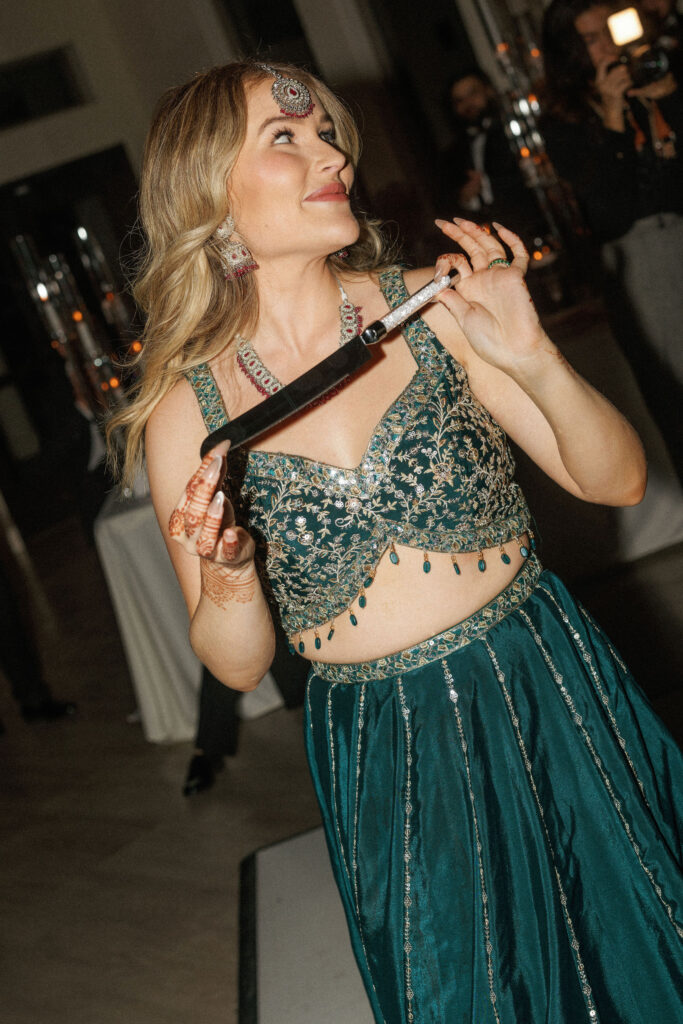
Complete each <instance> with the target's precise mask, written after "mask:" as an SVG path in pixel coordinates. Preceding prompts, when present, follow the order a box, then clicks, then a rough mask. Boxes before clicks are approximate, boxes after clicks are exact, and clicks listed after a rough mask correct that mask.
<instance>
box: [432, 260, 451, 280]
mask: <svg viewBox="0 0 683 1024" xmlns="http://www.w3.org/2000/svg"><path fill="white" fill-rule="evenodd" d="M448 269H449V268H448V264H447V263H445V262H442V261H441V260H437V261H436V266H435V267H434V280H435V281H440V280H441V278H442V277H445V276H446V274H447V273H448Z"/></svg>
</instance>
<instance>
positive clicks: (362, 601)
mask: <svg viewBox="0 0 683 1024" xmlns="http://www.w3.org/2000/svg"><path fill="white" fill-rule="evenodd" d="M367 603H368V599H367V597H366V596H365V586H362V587H361V588H360V593H359V595H358V607H359V608H365V606H366V604H367Z"/></svg>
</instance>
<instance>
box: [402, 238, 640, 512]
mask: <svg viewBox="0 0 683 1024" xmlns="http://www.w3.org/2000/svg"><path fill="white" fill-rule="evenodd" d="M437 223H438V225H439V227H440V228H441V230H442V231H443V232H444V234H445V235H446V236H447V237H448V238H450V239H452V240H453V241H455V242H457V243H458V244H459V245H461V246H462V248H463V249H465V251H466V252H467V253H468V254H469V256H470V260H471V263H472V268H470V266H469V264H468V263H467V260H466V259H465V258H464V257H463V256H446V257H440V259H439V261H438V262H437V272H438V274H441V273H443V272H444V271H445V270H446V269H447V268H448V267H451V266H455V267H456V268H457V270H458V271H459V272H460V278H459V280H458V283H457V286H456V290H453V289H448V290H447V291H445V292H442V293H441V294H440V295H439V297H438V299H439V302H441V303H442V304H443V305H444V306H445V307H446V308H447V309H448V311H449V313H450V314H451V317H452V319H450V323H449V322H448V320H447V318H446V317H444V316H443V314H442V315H441V316H439V315H438V313H437V314H435V326H436V320H437V319H438V327H437V331H438V333H439V337H441V338H442V340H443V342H444V344H445V345H446V346H447V347H448V348H449V349H450V350H451V352H452V353H453V355H454V356H455V358H456V359H457V360H458V361H459V362H461V363H462V364H463V366H464V367H465V369H466V370H467V372H468V376H469V379H470V386H471V387H472V390H473V392H474V393H475V395H476V396H477V397H478V399H479V400H480V401H481V402H482V404H483V405H484V406H485V407H486V408H487V409H488V410H489V412H490V413H491V415H492V416H493V417H494V419H495V420H496V421H497V422H498V423H499V424H500V425H501V426H502V428H503V429H504V430H505V432H506V433H507V434H508V435H509V436H510V437H511V438H512V439H513V440H514V441H516V442H517V444H519V445H520V447H521V448H523V449H524V450H525V451H526V452H527V453H528V455H529V456H530V457H531V458H532V459H533V460H534V462H536V463H537V464H538V465H539V466H540V467H541V468H542V469H543V470H544V471H545V472H546V473H547V474H548V475H549V476H550V477H551V478H552V479H553V480H555V481H556V482H557V483H558V484H560V486H562V487H564V488H565V490H567V491H569V492H570V493H571V494H574V495H576V496H577V497H579V498H582V499H584V500H585V501H591V502H595V503H598V504H603V505H635V504H637V503H638V502H639V501H640V500H641V499H642V497H643V494H644V493H645V484H646V479H647V472H646V465H645V456H644V453H643V449H642V446H641V444H640V441H639V439H638V436H637V434H636V433H635V431H634V430H633V428H632V427H631V425H630V424H629V423H628V421H627V420H626V419H625V418H624V417H623V416H622V415H621V414H620V413H619V412H618V411H617V410H616V409H615V408H614V406H613V405H612V404H611V403H610V402H608V401H607V399H606V398H604V397H603V396H602V395H601V394H600V393H599V392H598V391H596V390H595V388H593V387H592V386H591V385H590V384H588V382H587V381H585V380H584V379H583V378H582V377H581V376H579V374H578V373H576V371H575V370H573V369H572V367H571V366H570V365H569V364H568V363H567V361H566V360H565V359H564V357H563V356H562V354H561V353H560V352H559V350H558V349H557V347H556V346H555V345H554V344H553V343H552V341H551V340H550V338H548V336H547V335H546V333H545V332H544V331H543V329H542V327H541V325H540V323H539V320H538V316H537V314H536V310H535V308H534V306H533V303H532V300H531V297H530V295H529V292H528V290H527V288H526V285H525V283H524V272H525V271H526V267H527V262H528V257H527V254H526V252H525V250H524V246H523V245H522V243H521V241H520V240H519V239H518V238H517V236H516V235H514V234H513V233H512V232H511V231H507V230H506V229H505V228H501V229H499V233H500V237H501V238H503V239H504V240H505V242H506V243H507V244H508V245H509V246H510V248H511V249H512V251H513V254H514V262H513V265H512V266H511V267H509V268H506V267H504V266H501V265H498V266H495V267H493V268H491V269H488V265H489V263H490V262H491V261H492V260H494V259H499V258H501V257H502V256H503V248H502V246H501V244H500V242H499V241H498V240H497V239H496V238H495V237H494V236H492V235H489V234H488V233H487V232H486V231H484V230H483V229H482V228H480V227H478V226H477V225H476V224H473V223H472V222H470V221H460V222H458V223H450V222H446V221H438V222H437ZM410 287H411V289H412V283H411V284H410ZM458 328H459V330H458Z"/></svg>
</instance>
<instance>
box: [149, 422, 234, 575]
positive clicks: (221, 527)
mask: <svg viewBox="0 0 683 1024" xmlns="http://www.w3.org/2000/svg"><path fill="white" fill-rule="evenodd" d="M228 447H229V442H224V443H223V444H220V445H218V446H217V447H216V448H214V449H212V451H210V452H209V453H208V454H207V455H206V456H205V457H204V459H203V460H202V463H201V465H200V466H199V468H198V469H197V471H196V472H195V473H194V475H193V476H192V477H191V479H190V480H189V481H188V483H187V486H186V488H185V491H184V492H183V495H182V497H181V498H180V500H179V501H178V503H177V505H176V506H175V508H174V509H173V511H172V513H171V516H170V519H169V521H168V532H169V534H170V536H171V537H172V539H173V540H174V541H176V543H178V544H180V545H181V546H182V547H183V548H184V549H185V551H187V552H189V554H191V555H197V556H199V557H200V558H203V559H207V560H208V561H210V562H215V563H218V564H219V565H226V566H229V567H230V568H231V569H232V570H233V572H240V571H241V570H245V569H248V568H251V567H252V566H253V562H254V541H253V539H252V538H251V536H250V535H249V534H248V533H247V531H246V530H244V529H243V528H242V527H241V526H236V525H235V513H234V510H233V507H232V505H231V503H230V502H229V501H228V499H227V498H226V496H225V494H224V493H223V491H221V490H217V487H218V484H219V481H220V480H221V479H222V477H223V471H224V465H225V459H226V457H227V452H228Z"/></svg>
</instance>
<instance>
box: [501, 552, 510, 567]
mask: <svg viewBox="0 0 683 1024" xmlns="http://www.w3.org/2000/svg"><path fill="white" fill-rule="evenodd" d="M500 560H501V562H504V563H505V565H509V564H510V556H509V555H508V553H507V551H503V552H501V556H500Z"/></svg>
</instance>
